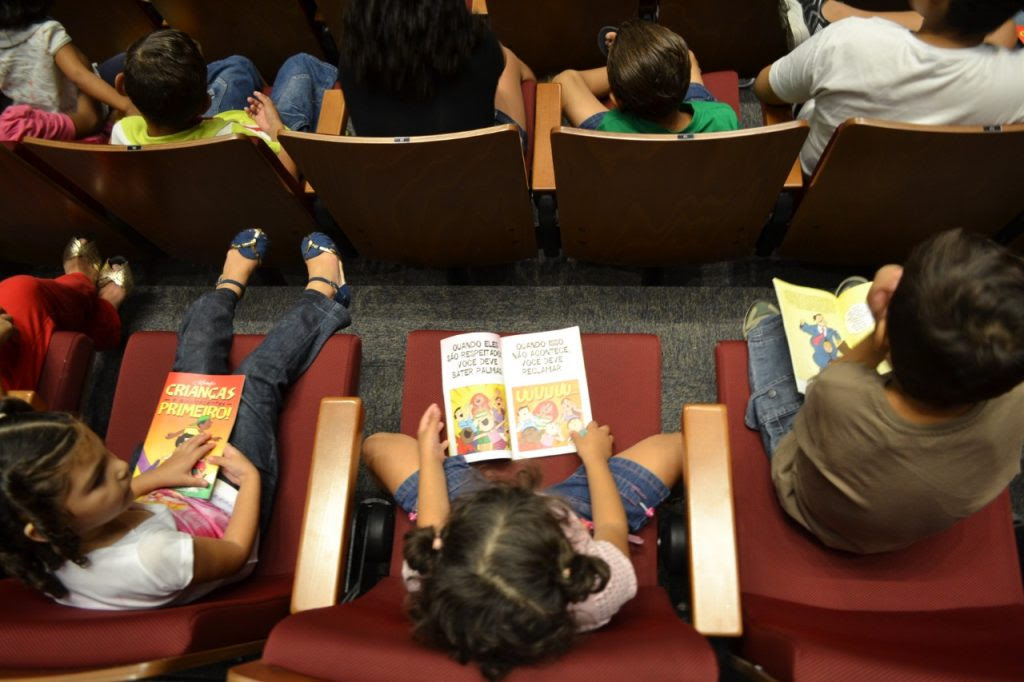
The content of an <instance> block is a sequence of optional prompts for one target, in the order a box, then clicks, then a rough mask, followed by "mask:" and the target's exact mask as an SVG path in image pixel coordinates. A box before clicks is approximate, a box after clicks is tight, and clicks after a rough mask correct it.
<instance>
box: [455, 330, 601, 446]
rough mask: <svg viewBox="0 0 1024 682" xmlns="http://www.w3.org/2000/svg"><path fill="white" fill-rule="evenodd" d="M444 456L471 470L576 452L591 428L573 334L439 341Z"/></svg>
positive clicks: (584, 377) (579, 353) (480, 335)
mask: <svg viewBox="0 0 1024 682" xmlns="http://www.w3.org/2000/svg"><path fill="white" fill-rule="evenodd" d="M441 374H442V377H441V383H442V387H443V389H444V411H445V422H446V424H447V434H448V443H449V444H448V454H449V455H457V454H461V455H465V456H466V459H467V460H468V461H470V462H476V461H480V460H485V459H499V458H511V459H520V458H526V457H545V456H547V455H559V454H562V453H566V452H575V451H576V446H574V445H573V443H572V440H571V439H570V437H569V434H570V433H571V432H573V431H579V430H580V429H582V428H583V427H584V426H585V425H587V424H588V423H589V422H590V420H591V412H590V393H589V391H588V390H587V372H586V369H585V368H584V366H583V346H582V344H581V342H580V329H579V327H570V328H568V329H557V330H554V331H547V332H537V333H534V334H517V335H515V336H505V337H502V336H498V335H497V334H488V333H486V332H480V333H472V334H459V335H457V336H450V337H448V338H446V339H442V340H441Z"/></svg>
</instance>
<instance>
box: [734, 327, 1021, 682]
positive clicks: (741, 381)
mask: <svg viewBox="0 0 1024 682" xmlns="http://www.w3.org/2000/svg"><path fill="white" fill-rule="evenodd" d="M716 359H717V364H718V395H719V400H720V401H721V402H723V403H725V404H726V407H727V410H728V413H729V415H730V418H729V440H730V443H731V447H732V461H733V480H734V485H735V488H736V499H737V500H738V504H737V505H736V518H737V521H736V534H737V543H738V546H739V560H740V584H741V586H742V600H743V609H744V618H743V627H744V633H745V634H744V638H743V640H742V647H741V651H742V654H743V657H744V658H746V659H748V660H749V661H752V662H754V663H758V664H760V665H762V666H763V667H764V669H765V670H766V671H767V672H768V673H769V674H770V675H772V676H774V677H775V678H777V679H782V680H823V681H824V680H828V681H829V682H835V681H841V680H851V681H852V680H858V681H859V680H880V679H887V680H900V681H901V682H904V681H917V680H920V681H921V682H924V681H925V680H928V681H935V680H965V679H975V680H983V679H984V680H994V679H1024V656H1022V652H1024V592H1022V588H1021V575H1020V569H1019V567H1018V564H1017V554H1016V546H1015V542H1014V537H1013V528H1012V525H1011V518H1010V504H1009V497H1008V495H1007V494H1005V493H1004V494H1003V495H1001V496H999V497H998V498H997V499H996V500H995V501H993V502H992V503H991V504H989V505H988V506H987V507H985V508H984V509H982V510H981V511H979V512H978V513H977V514H975V515H974V516H971V517H969V518H967V519H964V520H963V521H961V522H960V523H958V524H956V525H955V526H953V527H952V528H950V529H949V530H947V531H945V532H944V533H941V534H939V535H936V536H934V537H931V538H927V539H925V540H922V541H920V542H918V543H917V544H915V545H913V546H911V547H909V548H908V549H905V550H901V551H898V552H889V553H884V554H875V555H864V556H860V555H854V554H847V553H843V552H838V551H834V550H830V549H828V548H826V547H825V546H824V545H821V544H820V543H818V542H817V541H816V540H815V539H814V538H813V537H811V536H810V535H809V534H808V533H805V532H804V531H803V530H802V528H800V527H799V526H797V525H796V524H795V523H793V522H791V521H790V520H789V519H788V517H787V516H786V515H785V513H784V512H783V511H782V509H781V508H780V507H779V505H778V503H777V502H776V499H775V491H774V489H773V486H772V482H771V476H770V472H769V462H768V458H767V457H766V456H765V453H764V450H763V448H762V445H761V439H760V436H759V435H758V434H757V432H756V431H752V430H750V429H748V428H747V427H746V426H744V424H743V413H744V410H745V407H746V402H747V397H748V396H749V391H750V388H749V384H748V381H747V346H746V344H745V343H744V342H742V341H723V342H720V343H719V344H718V347H717V350H716Z"/></svg>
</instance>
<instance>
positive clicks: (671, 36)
mask: <svg viewBox="0 0 1024 682" xmlns="http://www.w3.org/2000/svg"><path fill="white" fill-rule="evenodd" d="M608 84H609V85H610V86H611V90H612V92H613V93H614V94H615V99H616V100H617V101H618V103H619V108H620V109H621V110H622V111H625V112H629V113H632V114H636V115H637V116H640V117H641V118H645V119H647V120H651V121H660V120H662V119H664V118H666V117H667V116H669V115H670V114H672V113H673V112H675V111H678V110H679V105H680V104H682V103H683V100H684V99H685V98H686V91H687V89H688V88H689V87H690V50H689V48H687V47H686V41H684V40H683V39H682V38H681V37H680V36H679V35H677V34H676V33H673V32H672V31H670V30H669V29H667V28H665V27H664V26H659V25H658V24H653V23H651V22H649V21H626V22H623V23H622V25H621V26H620V27H619V30H618V33H617V34H616V36H615V41H614V42H613V43H612V45H611V47H610V48H608Z"/></svg>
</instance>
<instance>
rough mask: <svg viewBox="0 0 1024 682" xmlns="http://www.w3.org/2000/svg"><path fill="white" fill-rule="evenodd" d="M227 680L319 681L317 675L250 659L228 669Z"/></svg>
mask: <svg viewBox="0 0 1024 682" xmlns="http://www.w3.org/2000/svg"><path fill="white" fill-rule="evenodd" d="M227 682H318V680H317V678H315V677H307V676H306V675H302V674H300V673H296V672H292V671H291V670H286V669H285V668H279V667H278V666H276V665H268V664H266V663H264V662H263V661H260V660H256V661H249V662H248V663H243V664H241V665H236V666H235V667H233V668H231V669H230V670H228V676H227Z"/></svg>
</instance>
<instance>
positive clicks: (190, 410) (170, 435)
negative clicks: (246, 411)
mask: <svg viewBox="0 0 1024 682" xmlns="http://www.w3.org/2000/svg"><path fill="white" fill-rule="evenodd" d="M244 381H245V377H244V376H241V375H227V376H224V375H215V374H190V373H187V372H171V373H169V374H168V375H167V381H166V383H165V384H164V387H163V390H162V391H161V393H160V401H159V403H158V404H157V410H156V414H155V415H154V416H153V421H152V422H151V423H150V426H149V432H148V433H147V434H146V440H145V442H144V443H143V446H142V452H141V453H140V456H139V461H138V464H137V465H136V467H135V472H134V473H133V475H134V476H138V475H139V474H141V473H142V472H144V471H147V470H149V469H151V468H153V467H155V466H157V465H159V464H160V462H162V461H164V460H165V459H167V458H168V457H170V456H171V454H172V453H173V452H174V450H175V448H177V447H178V446H179V445H181V444H182V443H184V442H186V441H187V440H188V439H190V438H194V437H195V436H198V435H199V434H201V433H209V434H210V437H211V439H212V440H213V441H214V448H213V450H212V451H211V452H210V453H209V455H208V456H213V457H218V456H220V454H221V453H222V452H223V451H224V445H225V444H226V443H227V440H228V437H229V436H230V435H231V429H232V428H233V427H234V425H235V419H236V418H237V416H238V405H239V403H240V402H241V399H242V386H243V383H244ZM217 469H218V467H215V466H212V465H207V463H206V460H205V458H204V459H202V460H200V461H199V462H197V463H196V467H195V469H193V472H192V473H193V474H197V475H202V476H203V478H205V479H206V480H207V481H208V482H209V486H208V487H206V488H200V487H198V486H197V487H189V488H178V492H180V493H181V494H183V495H187V496H189V497H198V498H202V499H208V498H209V497H210V494H211V493H212V492H213V485H214V482H215V481H216V478H217Z"/></svg>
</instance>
